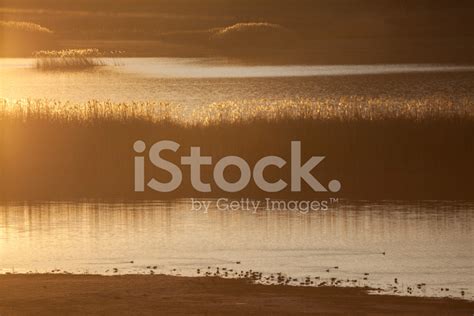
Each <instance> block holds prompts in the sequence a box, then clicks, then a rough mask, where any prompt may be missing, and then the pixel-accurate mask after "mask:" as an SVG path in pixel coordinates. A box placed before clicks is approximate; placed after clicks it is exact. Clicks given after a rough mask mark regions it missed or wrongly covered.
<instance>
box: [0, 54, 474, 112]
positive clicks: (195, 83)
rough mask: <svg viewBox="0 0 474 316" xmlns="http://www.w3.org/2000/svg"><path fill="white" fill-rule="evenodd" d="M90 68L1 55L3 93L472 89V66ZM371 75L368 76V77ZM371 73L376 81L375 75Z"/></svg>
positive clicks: (225, 97)
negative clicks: (55, 67)
mask: <svg viewBox="0 0 474 316" xmlns="http://www.w3.org/2000/svg"><path fill="white" fill-rule="evenodd" d="M105 61H106V63H107V66H104V67H98V68H95V69H93V70H87V71H67V72H58V71H52V72H51V71H50V72H44V71H38V70H36V69H34V68H33V64H34V60H32V59H5V58H4V59H0V97H2V98H8V99H21V98H49V99H60V100H64V101H79V102H84V101H88V100H90V99H98V100H112V101H117V102H125V101H162V102H170V103H172V104H179V105H182V106H199V105H209V104H211V103H214V102H225V101H230V102H233V101H234V102H241V101H245V100H255V99H258V100H294V99H297V98H312V99H314V98H320V97H339V96H341V95H354V94H356V95H360V94H363V95H371V96H372V95H390V96H392V97H400V96H402V97H410V96H415V97H416V96H420V95H421V96H426V95H428V96H431V95H433V93H437V92H439V93H448V92H449V95H458V96H460V97H463V96H464V95H466V94H469V95H472V94H473V92H472V91H473V90H474V79H473V78H474V76H473V74H474V66H449V65H360V66H357V65H356V66H349V65H345V66H344V65H339V66H337V65H336V66H249V65H233V64H228V63H225V62H224V61H220V60H209V59H189V58H181V59H179V58H120V59H114V60H111V59H106V60H105ZM453 72H455V73H458V74H464V75H465V76H464V77H462V78H461V77H459V76H457V77H455V78H452V77H449V78H447V79H446V78H444V79H443V78H438V77H435V79H432V80H426V79H422V80H416V81H415V82H413V81H410V80H406V78H395V79H390V80H380V79H379V78H378V77H377V75H389V74H391V75H401V74H406V75H408V74H411V75H416V74H424V75H430V74H443V73H453ZM367 76H369V78H368V77H367ZM370 77H372V79H371V78H370Z"/></svg>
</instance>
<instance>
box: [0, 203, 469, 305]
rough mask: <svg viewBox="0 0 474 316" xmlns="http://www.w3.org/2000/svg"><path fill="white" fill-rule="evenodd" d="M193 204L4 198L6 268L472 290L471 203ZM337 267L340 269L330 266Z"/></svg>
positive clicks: (1, 235)
mask: <svg viewBox="0 0 474 316" xmlns="http://www.w3.org/2000/svg"><path fill="white" fill-rule="evenodd" d="M190 207H191V206H190V204H189V203H188V201H187V200H183V201H174V202H150V203H141V204H132V203H123V204H120V203H113V204H106V203H85V202H82V203H40V204H17V205H12V204H10V205H3V206H1V207H0V273H1V272H3V273H7V272H12V271H14V272H28V271H32V272H46V271H50V270H53V269H61V271H68V272H73V273H85V272H87V273H101V274H109V273H113V270H112V269H113V268H117V269H118V273H146V272H147V269H146V267H147V266H149V265H156V266H157V267H158V270H157V272H162V273H172V274H173V273H179V274H184V275H194V274H195V271H196V270H195V269H196V268H203V267H207V266H212V267H216V266H221V267H229V268H238V269H253V270H254V271H262V272H266V273H275V272H284V273H286V274H288V275H291V276H296V277H304V276H307V275H311V276H319V275H321V276H322V277H328V276H329V275H330V276H337V277H340V278H357V277H361V276H362V275H363V273H366V272H367V273H370V279H369V280H367V281H363V282H367V284H369V285H376V286H387V285H388V284H389V283H391V282H393V279H394V278H395V277H397V278H398V279H399V280H401V282H404V283H405V284H416V283H419V282H424V283H427V284H428V285H429V290H428V294H430V295H440V294H442V293H439V289H440V288H441V287H450V288H451V289H457V290H459V291H457V290H452V291H451V294H452V295H456V293H458V294H459V293H460V290H461V289H465V291H467V292H466V293H467V294H468V297H469V295H472V293H473V292H472V287H473V284H474V282H473V280H472V276H473V273H472V272H473V265H472V262H474V254H473V251H472V250H473V244H474V243H473V241H474V235H473V230H472V227H473V225H472V224H473V221H474V216H473V210H474V206H473V205H472V204H455V203H447V202H431V203H424V204H404V203H381V204H362V203H360V204H359V203H347V204H341V205H339V206H338V207H336V208H334V209H332V210H330V211H327V212H313V213H310V214H301V213H298V212H287V211H280V212H278V211H276V212H275V211H274V212H268V211H264V210H260V211H258V212H257V213H252V212H249V211H237V212H231V211H228V212H225V211H217V210H215V209H214V210H211V211H210V212H209V213H203V212H197V211H191V210H190ZM383 252H385V253H386V255H383V254H382V253H383ZM132 261H133V263H131V262H132ZM237 261H241V262H242V264H241V265H238V266H237V265H236V264H235V262H237ZM333 266H339V267H340V268H339V269H338V270H337V271H331V273H330V274H327V273H326V272H325V271H326V269H328V268H329V267H333ZM172 269H176V271H173V270H172ZM361 279H362V278H361ZM422 294H423V293H422ZM425 294H426V292H425Z"/></svg>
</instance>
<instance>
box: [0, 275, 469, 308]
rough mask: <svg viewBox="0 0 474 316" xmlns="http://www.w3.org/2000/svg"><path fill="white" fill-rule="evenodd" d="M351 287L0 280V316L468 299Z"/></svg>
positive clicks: (144, 279)
mask: <svg viewBox="0 0 474 316" xmlns="http://www.w3.org/2000/svg"><path fill="white" fill-rule="evenodd" d="M367 291H368V289H364V288H356V287H354V288H352V287H346V288H344V287H298V286H279V285H259V284H252V283H249V282H248V280H246V279H223V278H215V277H207V278H205V277H179V276H167V275H121V276H99V275H73V274H71V275H68V274H63V275H57V274H5V275H0V297H1V298H2V299H1V300H0V314H1V315H31V314H34V315H50V314H67V315H98V314H100V315H104V314H113V315H120V314H130V313H132V314H140V315H151V314H156V313H157V312H160V313H163V314H185V313H195V314H203V313H205V314H223V313H226V314H249V313H273V314H289V313H291V314H301V313H323V314H328V313H334V314H347V313H363V314H369V315H370V314H381V313H384V314H389V313H398V314H413V315H414V314H416V315H420V314H433V313H435V314H449V315H471V314H472V312H473V311H474V302H472V301H467V300H461V299H452V298H430V297H426V298H425V297H408V296H394V295H385V294H383V295H370V294H368V292H367Z"/></svg>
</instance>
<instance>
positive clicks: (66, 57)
mask: <svg viewBox="0 0 474 316" xmlns="http://www.w3.org/2000/svg"><path fill="white" fill-rule="evenodd" d="M33 56H34V57H35V58H36V68H37V69H39V70H77V69H86V68H93V67H97V66H103V65H104V62H103V61H102V60H100V59H99V57H101V56H103V54H102V53H101V52H100V51H99V50H98V49H96V48H88V49H65V50H42V51H37V52H35V53H34V54H33Z"/></svg>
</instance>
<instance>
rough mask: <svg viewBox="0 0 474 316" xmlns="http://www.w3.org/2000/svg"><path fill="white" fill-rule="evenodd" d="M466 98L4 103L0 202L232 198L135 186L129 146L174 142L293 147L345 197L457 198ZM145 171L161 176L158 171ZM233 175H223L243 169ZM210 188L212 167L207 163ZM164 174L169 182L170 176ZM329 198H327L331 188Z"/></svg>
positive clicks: (471, 154) (472, 118) (469, 151)
mask: <svg viewBox="0 0 474 316" xmlns="http://www.w3.org/2000/svg"><path fill="white" fill-rule="evenodd" d="M472 101H473V100H472V99H470V98H469V97H466V98H453V99H450V98H442V97H435V96H433V97H423V98H415V99H405V100H402V99H400V100H398V99H396V98H392V99H389V98H384V97H376V98H373V97H370V98H369V97H341V98H333V99H331V98H328V99H321V100H305V99H302V100H292V101H290V100H288V101H283V100H282V101H269V100H254V101H246V102H244V101H242V102H239V103H233V102H224V103H219V104H211V105H209V106H204V107H201V108H196V109H194V110H193V109H188V108H184V107H179V106H177V105H173V104H169V103H160V102H130V103H114V102H105V101H98V100H91V101H89V102H85V103H75V102H64V101H58V100H34V99H30V100H10V101H9V100H1V101H0V178H1V179H2V181H0V199H4V200H14V199H76V198H98V199H163V198H164V199H166V198H182V197H221V196H227V195H229V196H234V195H235V194H234V195H232V194H228V193H225V192H221V191H220V190H218V189H217V188H216V187H215V186H213V191H212V192H211V193H208V194H204V193H199V192H196V191H195V190H194V189H193V188H192V186H191V185H190V180H189V177H188V174H187V173H184V174H183V184H182V186H181V187H180V188H179V189H178V190H176V191H174V192H171V193H168V194H160V193H157V192H154V191H151V190H147V191H146V192H145V193H135V192H133V161H134V157H135V155H136V153H135V152H134V151H133V149H132V148H133V144H134V142H135V141H136V140H138V139H140V140H143V141H145V142H146V144H147V145H148V146H149V145H151V144H153V143H154V142H157V141H160V140H164V139H169V140H173V141H175V142H177V143H179V144H180V145H181V148H180V150H179V152H178V153H176V154H172V155H169V156H167V157H168V159H169V160H170V161H173V162H174V163H176V164H179V163H180V162H179V161H180V160H179V158H180V157H181V156H182V155H187V154H189V147H190V146H200V147H201V152H202V154H203V155H208V156H212V157H213V162H214V163H215V162H216V161H217V160H218V159H220V158H221V157H224V156H228V155H237V156H240V157H243V158H244V159H245V160H246V161H247V162H248V163H249V164H250V165H251V166H252V165H254V164H255V163H256V161H258V160H259V159H260V158H261V157H263V156H268V155H277V156H280V157H282V158H284V159H285V160H287V161H290V142H291V141H293V140H299V141H301V143H302V148H303V157H309V156H311V155H321V156H325V157H326V159H325V160H324V161H323V163H322V164H321V166H320V167H319V166H318V167H317V170H316V171H315V174H316V175H317V178H318V180H320V181H321V183H323V185H325V184H327V183H328V182H329V181H330V180H332V179H338V180H340V181H341V183H342V184H343V188H342V190H341V191H340V192H339V193H338V194H337V195H336V196H338V197H343V198H352V199H463V200H472V199H474V195H473V192H472V188H473V187H474V170H473V168H472V161H474V146H472V144H474V106H473V102H472ZM146 170H147V177H155V178H157V179H161V180H162V181H166V179H168V178H167V176H169V175H168V174H166V173H165V174H163V172H162V171H160V170H158V168H156V167H155V166H152V165H147V166H146ZM235 172H236V171H235V170H234V171H232V170H230V171H229V175H228V176H229V180H231V179H233V177H235V176H238V174H236V173H235ZM266 176H267V177H268V180H269V181H270V182H272V180H273V181H275V180H276V179H279V178H280V177H281V178H282V179H284V180H286V181H289V179H290V170H289V168H286V167H285V168H282V169H281V170H276V168H275V170H273V169H271V170H270V169H269V171H268V174H267V175H266ZM202 178H203V181H204V182H209V183H212V169H211V167H203V171H202ZM168 180H169V179H168ZM235 196H236V197H239V198H240V197H242V196H246V197H253V198H264V197H275V198H276V197H278V198H290V199H299V198H301V199H307V198H311V199H324V198H327V197H328V195H327V194H324V193H323V194H315V193H314V192H312V191H311V190H310V189H309V188H308V187H303V191H302V192H300V193H294V192H289V191H288V190H284V191H282V192H279V193H274V194H267V193H265V192H262V191H261V190H259V189H258V188H257V187H256V186H255V185H254V184H253V183H251V184H250V185H249V186H248V187H247V188H246V189H245V190H244V191H243V192H239V193H238V194H236V195H235ZM332 196H334V194H332Z"/></svg>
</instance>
